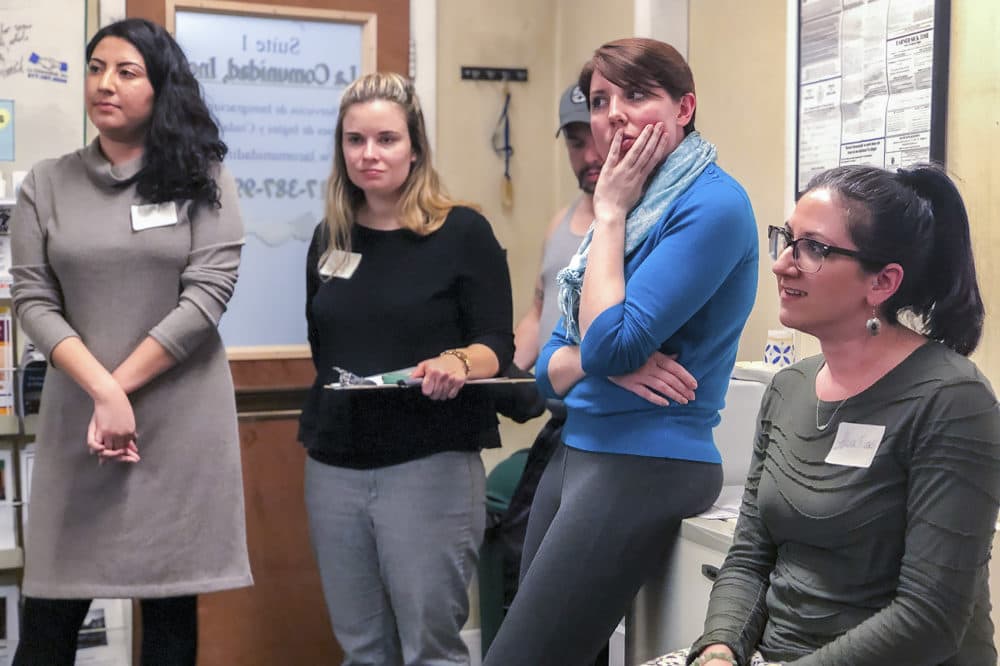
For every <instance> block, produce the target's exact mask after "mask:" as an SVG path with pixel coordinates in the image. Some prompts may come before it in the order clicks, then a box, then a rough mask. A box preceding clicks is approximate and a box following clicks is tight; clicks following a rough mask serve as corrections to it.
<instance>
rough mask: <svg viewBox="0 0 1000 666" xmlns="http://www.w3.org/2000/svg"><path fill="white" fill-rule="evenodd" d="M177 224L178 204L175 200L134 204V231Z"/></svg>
mask: <svg viewBox="0 0 1000 666" xmlns="http://www.w3.org/2000/svg"><path fill="white" fill-rule="evenodd" d="M173 224H177V205H176V204H174V202H173V201H167V202H164V203H158V204H144V205H142V206H132V231H145V230H146V229H155V228H156V227H169V226H171V225H173Z"/></svg>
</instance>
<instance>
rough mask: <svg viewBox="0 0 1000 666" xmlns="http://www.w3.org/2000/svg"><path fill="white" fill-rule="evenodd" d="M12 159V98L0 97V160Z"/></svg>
mask: <svg viewBox="0 0 1000 666" xmlns="http://www.w3.org/2000/svg"><path fill="white" fill-rule="evenodd" d="M13 161H14V100H12V99H0V162H13Z"/></svg>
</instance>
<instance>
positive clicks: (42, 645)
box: [14, 596, 198, 666]
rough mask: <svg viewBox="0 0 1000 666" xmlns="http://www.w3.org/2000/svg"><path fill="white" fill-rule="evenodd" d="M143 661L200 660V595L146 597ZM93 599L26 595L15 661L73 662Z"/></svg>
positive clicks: (52, 665) (163, 665)
mask: <svg viewBox="0 0 1000 666" xmlns="http://www.w3.org/2000/svg"><path fill="white" fill-rule="evenodd" d="M139 603H140V605H141V606H142V666H194V663H195V657H196V655H197V652H198V603H197V597H194V596H188V597H169V598H166V599H143V600H141V601H140V602H139ZM89 608H90V599H38V598H35V597H25V599H24V617H23V619H22V622H21V642H20V643H19V644H18V646H17V653H16V654H15V655H14V666H64V665H65V666H73V662H74V661H75V659H76V640H77V634H78V633H79V631H80V626H81V625H82V624H83V620H84V618H85V617H86V616H87V610H88V609H89Z"/></svg>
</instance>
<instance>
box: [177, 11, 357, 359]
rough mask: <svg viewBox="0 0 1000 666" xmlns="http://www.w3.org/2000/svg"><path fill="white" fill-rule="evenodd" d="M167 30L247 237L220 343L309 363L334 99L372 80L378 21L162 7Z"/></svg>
mask: <svg viewBox="0 0 1000 666" xmlns="http://www.w3.org/2000/svg"><path fill="white" fill-rule="evenodd" d="M167 23H168V26H167V27H168V28H169V29H172V30H173V32H174V36H175V37H176V39H177V42H178V43H179V44H180V45H181V48H183V49H184V52H185V54H186V55H187V57H188V60H189V61H190V62H191V66H192V68H193V70H194V73H195V76H196V77H197V79H198V81H199V82H200V83H201V85H202V88H203V89H204V91H205V98H206V101H207V102H208V107H209V109H210V110H211V112H212V113H213V114H214V115H215V117H216V119H217V120H218V122H219V125H220V127H221V128H222V139H223V141H225V142H226V145H227V146H228V147H229V153H228V154H227V156H226V159H225V165H226V167H227V168H228V169H229V171H230V173H232V175H233V177H234V178H235V180H236V186H237V190H238V193H239V197H240V210H241V213H242V216H243V224H244V226H245V228H246V244H245V245H244V247H243V257H242V261H241V263H240V278H239V281H238V283H237V285H236V291H235V293H234V295H233V298H232V300H231V301H230V303H229V308H228V311H227V312H226V314H225V316H224V317H223V318H222V322H221V324H220V327H219V329H220V333H221V335H222V340H223V342H224V343H225V344H226V347H227V349H228V350H229V352H230V355H231V357H232V354H233V352H234V351H236V353H237V354H239V355H240V356H241V357H243V358H273V357H275V356H276V355H279V354H283V355H285V357H287V354H288V353H289V350H290V349H291V350H295V349H298V350H299V351H300V355H301V356H302V357H303V358H308V357H309V349H308V346H307V345H306V342H307V340H306V324H305V317H304V316H303V315H302V308H303V307H304V303H305V277H304V276H305V260H306V251H307V250H308V247H309V242H310V240H311V239H312V234H313V229H314V228H315V227H316V225H317V224H318V223H319V221H320V220H321V219H322V218H323V212H324V204H325V197H326V181H327V178H328V176H329V174H330V167H331V164H332V161H333V159H332V158H333V136H334V129H335V127H336V124H337V114H338V111H339V108H340V97H341V95H342V94H343V92H344V89H345V88H346V87H347V86H348V85H349V84H350V83H351V82H352V81H353V80H354V79H356V78H358V77H359V76H361V75H362V74H364V73H366V72H370V71H374V67H375V15H374V14H368V13H352V12H342V11H335V10H320V9H308V8H303V7H289V6H277V5H263V4H257V3H241V2H222V1H211V0H170V2H168V6H167Z"/></svg>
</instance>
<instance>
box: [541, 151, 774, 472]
mask: <svg viewBox="0 0 1000 666" xmlns="http://www.w3.org/2000/svg"><path fill="white" fill-rule="evenodd" d="M757 255H758V253H757V225H756V222H755V220H754V215H753V209H752V208H751V206H750V200H749V198H748V197H747V194H746V192H745V191H744V190H743V188H742V187H741V186H740V184H739V183H737V182H736V181H735V180H734V179H733V178H732V177H731V176H730V175H729V174H727V173H726V172H725V171H723V170H722V169H721V168H720V167H719V166H718V165H715V164H712V165H709V166H708V168H706V169H705V170H704V171H703V172H702V174H701V175H700V176H699V177H698V178H697V179H696V180H695V181H694V183H692V185H691V187H689V188H688V189H687V191H686V192H684V193H683V194H682V195H681V196H679V197H678V198H677V199H676V200H675V201H674V202H673V204H671V206H670V207H669V208H668V210H667V211H666V213H665V214H664V216H663V219H662V220H660V221H659V222H658V223H657V225H656V226H655V227H654V228H653V230H652V231H651V232H650V233H649V235H648V236H647V237H646V240H645V241H644V242H643V244H642V245H640V246H639V247H638V248H636V249H635V250H634V251H633V252H632V253H631V254H629V256H627V257H626V258H625V266H624V269H625V271H624V272H625V299H624V301H623V302H621V303H618V304H617V305H613V306H611V307H609V308H608V309H606V310H604V311H603V312H602V313H601V314H599V315H598V316H597V317H596V318H595V319H594V321H593V322H592V323H591V325H590V328H589V329H588V330H587V332H586V334H585V335H584V337H583V340H582V342H581V343H580V359H581V363H582V366H583V370H584V372H585V373H586V376H585V377H584V378H583V379H582V380H580V381H579V382H577V383H576V384H575V385H573V387H571V388H570V390H569V391H568V392H567V393H566V394H565V396H560V395H558V394H557V393H556V392H555V390H554V389H553V388H552V383H551V382H550V380H549V375H548V365H549V359H550V358H552V354H553V353H555V351H556V350H557V349H559V348H560V347H564V346H567V345H572V344H573V343H572V342H570V340H569V339H568V338H567V337H566V330H565V328H564V326H563V322H562V321H560V322H559V325H558V326H556V329H555V331H553V333H552V337H551V338H550V339H549V341H548V343H547V344H546V345H545V347H544V348H543V349H542V352H541V354H540V355H539V358H538V362H537V363H536V375H537V377H538V385H539V388H540V390H541V391H542V392H543V393H545V394H546V395H547V396H548V397H553V398H556V397H558V398H563V399H564V400H565V403H566V407H567V410H568V418H567V421H566V425H565V426H564V429H563V441H565V443H566V444H567V445H568V446H571V447H574V448H578V449H583V450H586V451H594V452H603V453H627V454H634V455H645V456H656V457H662V458H677V459H682V460H695V461H702V462H721V457H720V456H719V452H718V450H717V449H716V448H715V444H714V441H713V439H712V428H714V427H715V426H716V425H717V424H718V422H719V410H720V409H721V408H722V406H723V404H724V399H725V394H726V389H727V387H728V385H729V376H730V373H731V371H732V368H733V364H734V363H735V361H736V349H737V344H738V342H739V337H740V333H741V332H742V330H743V325H744V324H745V323H746V320H747V317H748V316H749V315H750V310H751V308H752V307H753V302H754V297H755V295H756V291H757ZM656 350H659V351H661V352H663V353H665V354H677V355H678V359H677V360H678V362H679V363H681V365H683V366H684V367H685V368H687V370H688V372H690V373H691V374H692V375H694V377H695V379H697V380H698V388H697V390H696V391H695V394H696V399H695V400H693V401H691V402H689V403H688V404H687V405H681V404H676V403H671V404H670V405H669V406H668V407H662V406H658V405H654V404H652V403H650V402H648V401H647V400H645V399H643V398H640V397H639V396H637V395H635V394H634V393H632V392H630V391H628V390H626V389H623V388H621V387H619V386H617V385H616V384H614V383H613V382H611V381H610V380H609V379H608V377H610V376H616V375H622V374H626V373H629V372H632V371H634V370H636V369H638V368H639V367H640V366H642V364H643V363H645V362H646V360H647V359H649V357H650V356H651V355H652V353H653V352H654V351H656Z"/></svg>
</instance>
